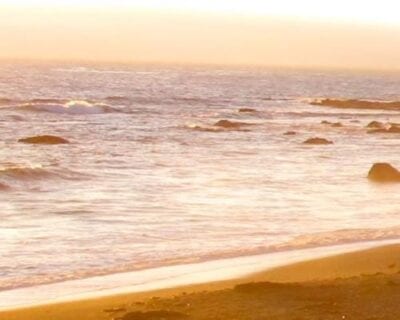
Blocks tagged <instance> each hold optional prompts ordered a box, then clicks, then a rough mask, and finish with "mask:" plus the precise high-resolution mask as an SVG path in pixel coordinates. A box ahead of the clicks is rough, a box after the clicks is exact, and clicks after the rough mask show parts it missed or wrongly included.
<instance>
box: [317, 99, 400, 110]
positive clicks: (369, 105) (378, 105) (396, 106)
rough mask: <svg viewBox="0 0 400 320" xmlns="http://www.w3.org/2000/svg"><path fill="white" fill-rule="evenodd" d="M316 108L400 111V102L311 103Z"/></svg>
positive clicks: (335, 100)
mask: <svg viewBox="0 0 400 320" xmlns="http://www.w3.org/2000/svg"><path fill="white" fill-rule="evenodd" d="M311 105H314V106H326V107H335V108H343V109H375V110H400V101H368V100H357V99H350V100H340V99H323V100H319V101H313V102H311Z"/></svg>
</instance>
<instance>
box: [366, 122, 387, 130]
mask: <svg viewBox="0 0 400 320" xmlns="http://www.w3.org/2000/svg"><path fill="white" fill-rule="evenodd" d="M384 127H385V125H384V124H383V123H382V122H379V121H371V122H370V123H368V125H367V128H371V129H381V128H384Z"/></svg>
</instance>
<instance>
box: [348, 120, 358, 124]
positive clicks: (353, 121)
mask: <svg viewBox="0 0 400 320" xmlns="http://www.w3.org/2000/svg"><path fill="white" fill-rule="evenodd" d="M350 122H352V123H360V120H350Z"/></svg>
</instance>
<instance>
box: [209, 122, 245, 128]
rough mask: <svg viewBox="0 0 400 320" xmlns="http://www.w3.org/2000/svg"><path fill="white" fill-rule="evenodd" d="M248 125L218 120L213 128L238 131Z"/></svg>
mask: <svg viewBox="0 0 400 320" xmlns="http://www.w3.org/2000/svg"><path fill="white" fill-rule="evenodd" d="M250 125H251V124H250V123H245V122H234V121H229V120H220V121H218V122H217V123H215V124H214V126H217V127H222V128H225V129H240V127H242V126H250Z"/></svg>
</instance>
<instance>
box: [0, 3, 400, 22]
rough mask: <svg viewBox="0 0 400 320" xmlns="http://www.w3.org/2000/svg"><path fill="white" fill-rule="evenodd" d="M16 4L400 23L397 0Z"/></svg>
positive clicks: (24, 4)
mask: <svg viewBox="0 0 400 320" xmlns="http://www.w3.org/2000/svg"><path fill="white" fill-rule="evenodd" d="M1 3H3V4H8V5H13V6H37V5H43V6H50V5H51V6H68V7H71V6H81V7H82V6H91V7H93V6H94V7H101V6H108V7H113V8H117V7H121V6H128V7H133V8H135V7H136V8H147V9H157V10H179V11H182V10H190V11H196V12H199V11H203V12H204V11H212V12H223V13H236V14H256V15H268V16H283V17H302V18H317V19H326V18H329V19H341V20H351V21H354V20H357V21H368V22H380V23H400V19H399V12H400V3H399V1H397V0H368V1H365V0H335V1H321V0H279V1H276V0H192V1H190V0H57V1H54V0H0V4H1Z"/></svg>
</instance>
